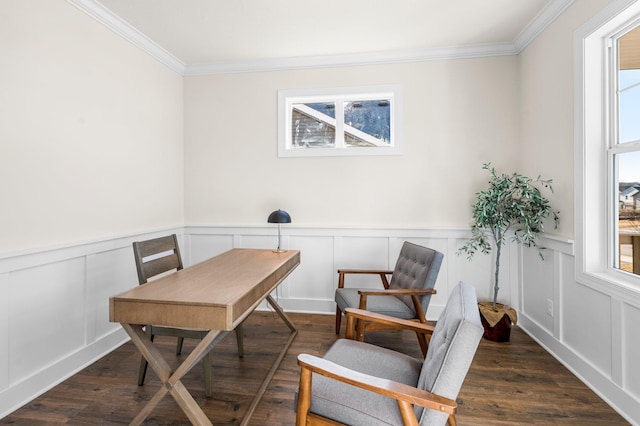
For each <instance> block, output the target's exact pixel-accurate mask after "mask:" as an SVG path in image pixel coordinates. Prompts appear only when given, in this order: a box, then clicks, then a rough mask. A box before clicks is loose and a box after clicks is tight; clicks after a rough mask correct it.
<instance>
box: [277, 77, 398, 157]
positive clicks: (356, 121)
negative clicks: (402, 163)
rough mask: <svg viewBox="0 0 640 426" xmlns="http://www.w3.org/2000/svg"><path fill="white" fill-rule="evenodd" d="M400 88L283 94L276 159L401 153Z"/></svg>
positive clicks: (290, 91)
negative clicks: (278, 157)
mask: <svg viewBox="0 0 640 426" xmlns="http://www.w3.org/2000/svg"><path fill="white" fill-rule="evenodd" d="M400 108H401V93H400V87H399V86H367V87H351V88H333V89H302V90H280V91H279V92H278V114H279V120H278V127H279V128H278V139H279V140H278V155H279V156H281V157H303V156H304V157H307V156H308V157H311V156H329V155H381V154H382V155H389V154H400V153H401V150H400V142H401V141H400V125H399V116H400V112H399V111H400Z"/></svg>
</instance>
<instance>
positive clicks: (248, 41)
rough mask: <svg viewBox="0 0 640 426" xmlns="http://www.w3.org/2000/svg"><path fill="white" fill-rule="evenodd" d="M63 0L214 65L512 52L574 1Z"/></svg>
mask: <svg viewBox="0 0 640 426" xmlns="http://www.w3.org/2000/svg"><path fill="white" fill-rule="evenodd" d="M70 1H71V2H72V3H73V4H75V5H76V6H78V7H80V8H81V9H84V10H85V11H87V12H89V13H90V14H92V15H94V17H97V18H98V19H99V20H102V21H103V22H105V21H110V24H109V23H107V24H108V25H110V26H111V27H112V28H114V27H115V28H116V29H117V30H118V31H119V32H121V33H128V34H129V38H130V37H134V36H135V37H134V38H137V39H138V42H137V44H140V43H142V44H146V45H147V46H146V47H145V48H146V49H147V50H149V51H151V50H155V51H159V52H162V53H163V54H164V55H165V56H167V57H168V58H169V59H167V60H169V61H172V62H175V63H177V64H182V66H184V67H186V68H189V67H191V68H192V69H196V68H197V67H201V68H202V67H204V68H206V67H210V68H211V67H213V68H211V69H223V68H224V67H225V66H232V64H234V66H235V67H236V68H237V67H238V66H239V65H240V64H245V65H246V66H248V65H247V64H252V65H251V66H253V67H255V66H257V64H260V63H262V64H263V67H264V66H266V65H265V64H271V66H272V67H273V66H274V64H275V63H277V62H278V61H280V62H282V61H289V62H291V61H293V62H296V63H298V64H300V63H302V62H304V61H306V62H305V63H308V62H309V61H310V58H316V60H317V59H318V58H325V62H327V61H326V58H334V61H333V62H335V61H336V58H340V57H342V58H344V57H352V58H354V57H357V56H360V57H363V56H364V57H367V58H369V60H371V59H372V58H378V59H380V58H382V57H383V56H385V57H387V58H393V57H395V58H396V60H398V58H408V57H415V56H416V55H425V54H426V53H427V52H435V51H440V52H442V51H443V49H449V50H451V49H454V50H455V49H457V50H458V51H460V50H461V49H463V50H465V49H466V51H468V52H470V51H472V50H474V51H479V50H487V49H491V50H493V51H494V52H499V51H502V52H503V54H514V53H518V49H521V48H523V46H522V45H523V44H528V43H529V42H530V41H531V40H532V39H533V38H535V36H536V35H537V34H538V33H539V32H540V31H541V30H542V29H544V28H543V27H546V25H548V24H549V23H550V22H551V21H552V20H553V19H555V17H557V15H559V14H560V13H561V12H562V11H564V10H565V9H566V8H567V7H568V6H569V5H570V4H571V3H572V2H573V1H574V0H448V1H442V0H323V1H312V0H70ZM150 45H154V46H151V47H150ZM470 49H471V50H470ZM427 56H429V55H427ZM301 61H302V62H301ZM293 62H291V63H293ZM329 62H331V61H329ZM338 62H339V61H338ZM281 65H282V66H284V64H281ZM186 71H188V69H187V70H186ZM187 73H188V72H187Z"/></svg>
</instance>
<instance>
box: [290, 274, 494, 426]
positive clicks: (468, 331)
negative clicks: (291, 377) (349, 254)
mask: <svg viewBox="0 0 640 426" xmlns="http://www.w3.org/2000/svg"><path fill="white" fill-rule="evenodd" d="M356 317H358V318H359V319H360V320H364V319H366V320H367V321H389V322H395V323H397V324H399V325H402V326H404V327H409V328H410V329H412V330H422V332H425V333H432V337H431V344H430V347H429V351H428V353H427V357H426V358H425V360H424V361H420V360H417V359H415V358H412V357H410V356H408V355H405V354H402V353H398V352H394V351H392V350H390V349H385V348H381V347H378V346H374V345H371V344H368V343H364V342H360V341H355V340H349V339H339V340H338V341H336V342H335V343H334V344H333V346H332V347H331V348H330V349H329V351H328V352H327V353H326V354H325V356H324V358H318V357H315V356H312V355H307V354H301V355H299V356H298V364H299V365H300V367H301V373H300V388H299V394H298V400H297V413H296V425H297V426H301V425H339V424H347V425H354V426H357V425H361V426H376V425H387V426H388V425H444V424H445V423H449V424H450V425H455V424H456V418H455V412H456V409H457V404H456V402H455V400H456V398H457V396H458V393H459V391H460V388H461V387H462V383H463V381H464V379H465V377H466V375H467V371H468V369H469V366H470V365H471V362H472V360H473V357H474V355H475V352H476V349H477V347H478V343H479V342H480V339H481V337H482V333H483V329H482V325H481V323H480V315H479V313H478V305H477V299H476V294H475V289H474V288H473V287H472V286H470V285H468V284H464V283H460V284H458V285H457V286H456V287H455V288H454V289H453V291H452V292H451V294H450V296H449V299H448V301H447V305H446V307H445V309H444V311H443V312H442V314H441V315H440V318H439V319H438V322H437V324H436V326H435V328H434V327H432V326H430V325H428V324H421V323H418V322H415V321H407V320H401V319H397V318H393V317H387V316H383V315H377V314H373V315H370V314H369V313H367V312H366V311H361V310H358V309H355V310H351V309H348V310H347V331H348V332H349V334H350V335H352V334H353V332H352V329H353V326H354V324H353V323H354V319H355V318H356Z"/></svg>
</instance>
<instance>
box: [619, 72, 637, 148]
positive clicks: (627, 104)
mask: <svg viewBox="0 0 640 426" xmlns="http://www.w3.org/2000/svg"><path fill="white" fill-rule="evenodd" d="M619 84H620V89H619V90H620V91H619V97H618V99H619V106H618V117H619V132H620V143H626V142H633V141H639V140H640V70H621V71H620V77H619Z"/></svg>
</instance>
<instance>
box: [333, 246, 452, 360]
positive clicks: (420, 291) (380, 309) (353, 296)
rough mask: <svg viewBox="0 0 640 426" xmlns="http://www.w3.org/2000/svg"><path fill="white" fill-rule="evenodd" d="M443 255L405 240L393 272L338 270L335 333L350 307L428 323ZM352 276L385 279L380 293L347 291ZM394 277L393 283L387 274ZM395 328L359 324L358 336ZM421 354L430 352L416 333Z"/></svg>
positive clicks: (425, 342) (357, 290) (337, 332)
mask: <svg viewBox="0 0 640 426" xmlns="http://www.w3.org/2000/svg"><path fill="white" fill-rule="evenodd" d="M443 258H444V255H443V254H442V253H440V252H438V251H436V250H434V249H431V248H427V247H422V246H419V245H416V244H413V243H410V242H407V241H405V242H404V244H403V245H402V249H401V250H400V255H399V256H398V260H397V261H396V266H395V268H394V270H393V271H387V270H370V269H368V270H361V269H339V270H338V288H337V289H336V292H335V301H336V305H337V306H336V334H340V324H341V320H342V313H343V312H345V310H346V309H347V308H359V309H366V310H367V311H371V312H376V313H380V314H384V315H390V316H392V317H396V318H402V319H407V320H418V321H420V322H422V323H426V322H427V319H426V312H427V307H428V306H429V302H430V300H431V295H432V294H435V293H436V291H435V290H434V289H433V287H434V286H435V284H436V279H437V278H438V272H439V271H440V265H441V264H442V259H443ZM351 274H375V275H379V276H380V279H381V280H382V286H383V288H382V289H380V290H375V289H363V288H347V287H345V286H344V284H345V277H346V276H347V275H351ZM390 274H391V283H389V281H388V280H387V275H390ZM394 328H396V327H395V325H393V324H378V323H370V324H368V325H365V323H364V322H362V321H359V322H358V330H357V334H358V335H364V333H365V332H368V331H375V330H388V329H394ZM416 335H417V336H418V341H419V343H420V347H421V349H422V354H423V355H425V354H426V353H427V348H428V340H427V338H426V337H425V336H424V334H420V333H417V334H416Z"/></svg>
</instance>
